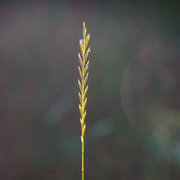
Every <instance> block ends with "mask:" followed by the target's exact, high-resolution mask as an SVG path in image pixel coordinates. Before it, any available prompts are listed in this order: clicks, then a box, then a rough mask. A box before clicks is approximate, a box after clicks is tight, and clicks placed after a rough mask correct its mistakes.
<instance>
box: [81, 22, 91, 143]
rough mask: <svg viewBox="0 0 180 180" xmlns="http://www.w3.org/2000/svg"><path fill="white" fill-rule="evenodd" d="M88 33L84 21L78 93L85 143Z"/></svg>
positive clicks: (82, 134)
mask: <svg viewBox="0 0 180 180" xmlns="http://www.w3.org/2000/svg"><path fill="white" fill-rule="evenodd" d="M86 33H87V28H86V26H85V22H83V38H82V39H80V41H79V46H80V50H81V54H80V53H78V58H79V64H80V66H78V71H79V76H80V80H78V85H79V89H80V92H79V93H78V95H79V101H80V104H79V112H80V115H81V117H80V124H81V143H82V144H84V133H85V129H86V123H85V117H86V110H85V107H86V103H87V97H86V94H87V91H88V86H86V83H87V79H88V72H87V70H88V67H89V61H88V60H87V58H88V55H89V52H91V50H90V48H88V50H86V47H87V45H88V42H89V39H90V34H88V35H86Z"/></svg>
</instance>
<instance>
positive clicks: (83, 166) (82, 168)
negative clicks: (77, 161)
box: [82, 143, 84, 180]
mask: <svg viewBox="0 0 180 180" xmlns="http://www.w3.org/2000/svg"><path fill="white" fill-rule="evenodd" d="M82 180H84V143H82Z"/></svg>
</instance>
